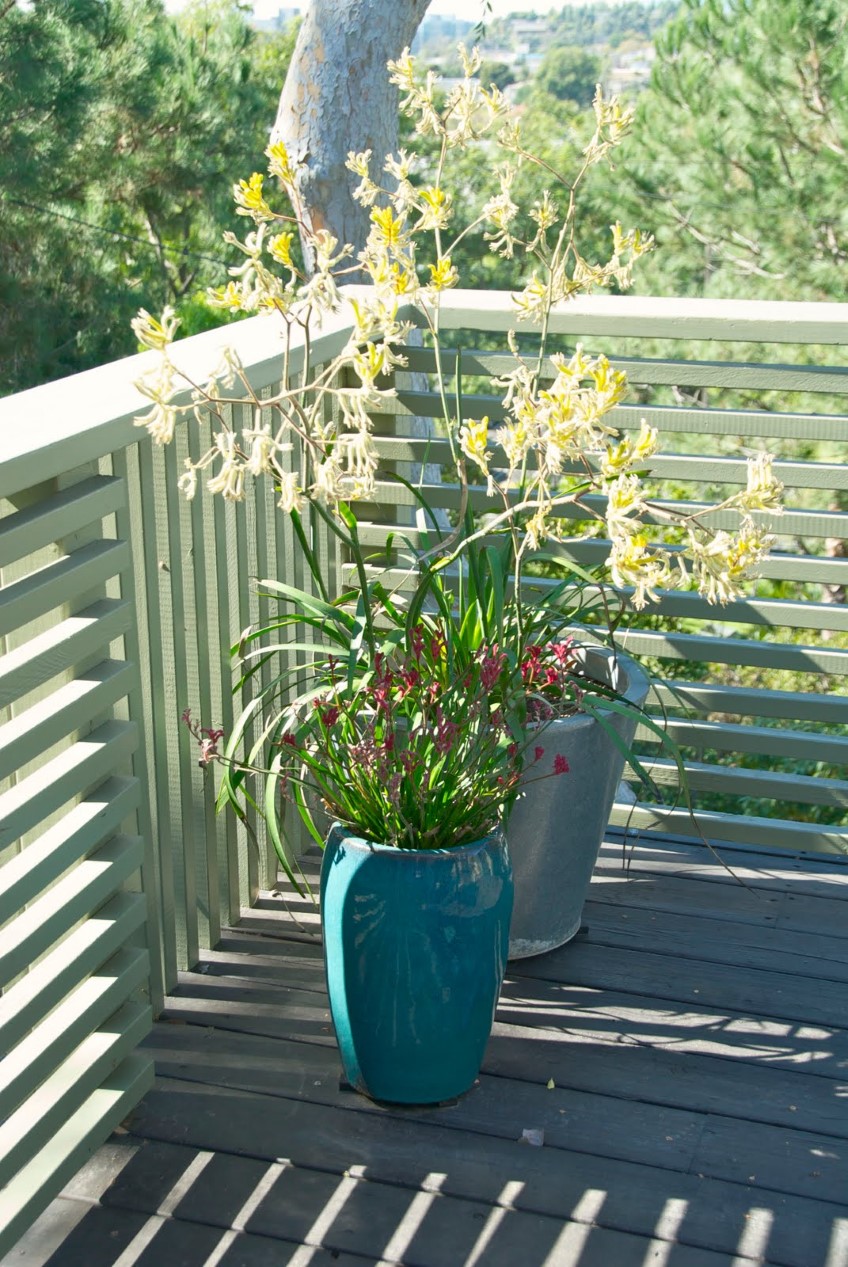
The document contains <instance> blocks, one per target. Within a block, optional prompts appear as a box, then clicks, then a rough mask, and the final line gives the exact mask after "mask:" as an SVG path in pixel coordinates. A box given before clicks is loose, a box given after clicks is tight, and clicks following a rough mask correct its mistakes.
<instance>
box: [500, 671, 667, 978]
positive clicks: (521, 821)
mask: <svg viewBox="0 0 848 1267" xmlns="http://www.w3.org/2000/svg"><path fill="white" fill-rule="evenodd" d="M581 654H582V655H583V657H584V663H585V666H586V672H587V673H588V674H589V676H591V677H594V678H595V679H596V680H598V681H601V682H605V683H607V684H609V685H610V686H613V687H615V689H616V690H617V691H618V692H619V693H620V694H621V695H623V697H624V698H625V699H626V700H627V701H628V702H629V703H631V704H633V705H635V706H641V705H642V704H644V702H645V699H646V697H647V694H648V690H649V686H650V684H649V682H648V679H647V677H646V676H645V674H644V673H643V672H642V670H641V669H640V668H639V666H638V665H637V664H636V663H635V662H634V661H633V660H630V659H628V658H627V657H626V656H622V655H621V654H620V653H619V654H614V653H613V652H612V651H610V650H609V649H608V648H606V647H587V648H585V649H584V651H583V652H582V653H581ZM606 716H607V717H608V718H609V721H610V723H611V724H612V725H613V726H614V727H615V730H616V731H617V733H618V734H619V735H620V736H621V737H622V739H623V740H624V741H625V743H627V744H629V743H631V742H632V740H633V735H634V733H635V730H636V724H637V716H636V715H635V713H634V714H633V715H631V716H626V717H625V716H623V715H622V714H621V713H614V712H612V711H608V712H607V713H606ZM539 745H540V747H543V748H544V750H545V751H544V756H543V757H541V758H540V760H539V761H538V762H537V763H535V764H534V765H533V767H532V775H531V777H532V778H533V779H534V780H535V779H536V778H538V776H539V775H546V774H551V773H552V771H553V768H554V761H555V759H556V756H557V754H562V756H564V757H565V758H566V760H567V761H568V766H569V772H568V773H567V774H561V775H552V777H550V778H543V779H541V780H540V781H539V782H532V783H529V784H528V785H527V787H526V788H525V789H524V791H523V792H521V793H520V794H519V798H518V800H517V801H516V803H515V806H514V807H513V810H512V813H511V815H510V818H509V823H508V825H507V839H508V841H509V852H510V857H511V859H512V869H513V877H514V882H515V904H514V908H513V914H512V927H511V930H510V938H509V957H510V959H525V958H528V957H529V956H531V955H541V954H544V952H545V951H548V950H554V949H555V948H556V947H557V946H562V945H563V944H564V943H565V942H567V941H570V940H571V938H572V937H573V936H574V934H575V933H576V932H577V931H578V929H579V928H580V920H581V916H582V912H583V903H584V902H585V900H586V894H587V892H588V889H589V882H590V880H591V878H592V871H593V869H594V866H595V862H596V861H597V857H598V851H599V850H600V847H601V842H602V840H603V836H604V831H605V829H606V826H607V823H608V822H609V816H610V810H611V808H612V803H613V800H614V799H615V793H616V789H617V788H618V784H619V782H620V780H621V773H622V770H623V768H624V756H623V754H622V753H621V752H620V751H619V749H618V748H617V747H616V745H615V743H614V742H613V740H612V739H611V738H610V736H609V735H608V734H607V732H606V731H605V730H604V728H603V726H602V725H601V724H600V722H597V721H595V719H594V718H592V717H589V716H587V715H586V714H584V713H578V714H576V715H575V716H573V717H564V718H562V719H560V720H558V721H554V722H551V723H550V724H549V725H548V726H546V727H545V728H544V729H543V731H542V732H541V734H540V736H539ZM528 773H529V772H528Z"/></svg>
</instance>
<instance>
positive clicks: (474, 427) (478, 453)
mask: <svg viewBox="0 0 848 1267" xmlns="http://www.w3.org/2000/svg"><path fill="white" fill-rule="evenodd" d="M488 443H489V419H488V417H486V418H481V419H480V421H479V422H474V421H470V422H465V423H463V425H462V426H461V427H460V429H459V447H460V448H461V449H462V452H463V453H464V454H465V456H466V457H468V458H471V461H472V462H474V463H476V465H477V466H479V468H480V470H481V471H482V472H483V474H484V475H488V474H489V459H490V458H491V456H492V455H491V453H489V451H488V449H487V447H486V446H487V445H488Z"/></svg>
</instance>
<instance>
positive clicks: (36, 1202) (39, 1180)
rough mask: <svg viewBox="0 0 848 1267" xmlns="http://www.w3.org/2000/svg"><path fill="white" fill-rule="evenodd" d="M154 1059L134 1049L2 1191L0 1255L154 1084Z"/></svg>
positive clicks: (8, 1248)
mask: <svg viewBox="0 0 848 1267" xmlns="http://www.w3.org/2000/svg"><path fill="white" fill-rule="evenodd" d="M153 1076H154V1073H153V1061H152V1060H151V1059H150V1058H149V1057H148V1056H146V1055H143V1054H142V1053H139V1052H134V1053H133V1054H132V1055H130V1056H128V1057H127V1059H126V1060H124V1061H123V1062H122V1063H121V1065H119V1067H118V1068H117V1069H116V1070H115V1072H114V1073H112V1074H110V1075H109V1077H108V1078H107V1079H106V1080H105V1081H104V1083H103V1085H102V1086H100V1087H98V1088H97V1090H96V1091H93V1092H92V1093H91V1095H90V1096H88V1098H87V1099H86V1100H85V1102H84V1103H83V1104H82V1105H81V1106H80V1107H79V1108H78V1109H77V1110H76V1112H75V1113H72V1114H71V1116H70V1117H69V1118H68V1119H67V1121H65V1122H63V1123H61V1125H60V1126H59V1127H58V1128H57V1130H56V1131H55V1133H54V1135H53V1137H52V1139H51V1140H50V1141H49V1142H48V1143H47V1144H46V1145H45V1146H44V1148H42V1149H41V1150H40V1152H39V1153H37V1154H36V1156H35V1157H34V1158H33V1159H32V1161H30V1162H28V1163H27V1164H26V1165H25V1166H23V1167H21V1169H20V1170H19V1171H18V1173H17V1175H15V1177H14V1178H13V1179H12V1180H11V1181H10V1182H9V1183H8V1184H7V1185H6V1187H5V1188H3V1189H2V1191H0V1254H4V1253H6V1252H8V1251H9V1250H11V1249H12V1247H13V1245H14V1244H15V1242H16V1241H17V1240H18V1239H19V1237H20V1236H21V1234H22V1233H23V1232H24V1231H25V1230H26V1228H27V1227H28V1226H29V1225H30V1223H32V1221H33V1220H34V1219H35V1218H36V1217H37V1216H38V1215H39V1214H40V1213H41V1211H42V1210H44V1209H45V1208H46V1207H47V1205H49V1203H50V1201H51V1200H52V1199H53V1198H54V1197H55V1196H58V1194H59V1192H60V1191H61V1189H62V1188H63V1186H64V1185H65V1184H66V1183H67V1182H68V1181H69V1180H70V1179H71V1178H72V1177H73V1176H74V1175H75V1174H76V1172H77V1171H78V1170H79V1168H80V1166H82V1165H83V1163H84V1162H86V1161H87V1160H88V1159H89V1157H90V1156H91V1155H92V1154H93V1153H94V1152H95V1150H96V1149H97V1148H98V1147H99V1146H100V1145H101V1144H103V1143H105V1141H106V1139H107V1138H108V1137H109V1135H110V1134H111V1132H112V1131H113V1130H114V1129H115V1128H116V1127H117V1126H119V1125H120V1123H121V1122H122V1121H123V1120H124V1118H125V1117H126V1116H127V1115H128V1114H129V1113H130V1112H131V1111H132V1109H134V1108H135V1107H136V1105H137V1104H138V1103H139V1101H140V1100H141V1098H142V1096H144V1095H145V1094H146V1093H147V1092H148V1091H149V1090H150V1089H151V1087H152V1086H153Z"/></svg>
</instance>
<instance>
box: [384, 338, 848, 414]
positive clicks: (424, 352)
mask: <svg viewBox="0 0 848 1267" xmlns="http://www.w3.org/2000/svg"><path fill="white" fill-rule="evenodd" d="M405 355H406V359H407V362H408V366H409V369H410V370H413V371H416V370H417V371H423V372H425V373H434V372H435V370H436V358H435V354H434V352H433V351H432V349H430V348H408V349H407V350H406V352H405ZM609 359H610V363H611V365H612V366H613V367H614V368H615V369H623V370H625V372H626V373H627V377H628V380H629V381H630V382H631V383H640V384H643V383H644V384H649V385H665V386H674V387H716V388H721V389H723V390H724V389H732V388H735V389H741V390H744V391H755V390H756V391H778V392H811V393H818V392H821V393H827V394H836V395H845V394H846V393H848V370H846V369H843V368H842V367H841V366H837V367H832V366H829V365H782V364H777V365H774V364H759V363H752V362H748V361H731V360H727V361H696V360H675V359H673V358H671V357H669V358H667V359H659V358H648V357H635V356H618V355H616V354H613V355H611V356H610V358H609ZM524 360H525V363H526V364H528V365H530V367H531V368H535V365H536V358H535V357H525V358H524ZM441 361H442V367H443V370H444V373H445V374H447V375H450V376H453V374H454V373H455V365H456V354H455V353H452V352H451V351H449V350H444V351H443V352H442V355H441ZM515 365H516V361H515V359H514V358H513V357H512V356H511V355H510V354H508V353H503V352H477V351H473V350H469V351H465V350H463V353H462V372H463V375H468V374H471V375H485V376H486V377H502V376H503V375H505V374H509V373H510V372H511V371H512V370H514V369H515ZM555 372H556V371H555V367H554V365H553V362H552V361H551V359H550V358H549V357H548V358H547V359H546V361H545V363H544V366H543V368H542V376H543V378H548V379H550V378H553V376H554V374H555ZM466 416H468V414H466Z"/></svg>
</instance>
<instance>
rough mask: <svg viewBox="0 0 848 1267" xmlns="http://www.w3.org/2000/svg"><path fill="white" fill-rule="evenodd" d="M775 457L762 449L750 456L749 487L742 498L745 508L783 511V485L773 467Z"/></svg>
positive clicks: (777, 512)
mask: <svg viewBox="0 0 848 1267" xmlns="http://www.w3.org/2000/svg"><path fill="white" fill-rule="evenodd" d="M772 462H773V458H772V455H771V454H770V453H766V452H765V451H762V452H760V453H758V454H756V456H755V457H752V458H748V487H747V489H746V490H745V492H744V493H743V494H742V496H741V498H740V503H741V504H742V505H743V506H744V508H745V510H771V511H774V512H775V514H778V515H779V514H781V512H782V511H783V502H782V501H781V498H782V496H783V485H782V484H781V482H780V480H779V479H777V477H776V476H775V474H774V471H773V469H772Z"/></svg>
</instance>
